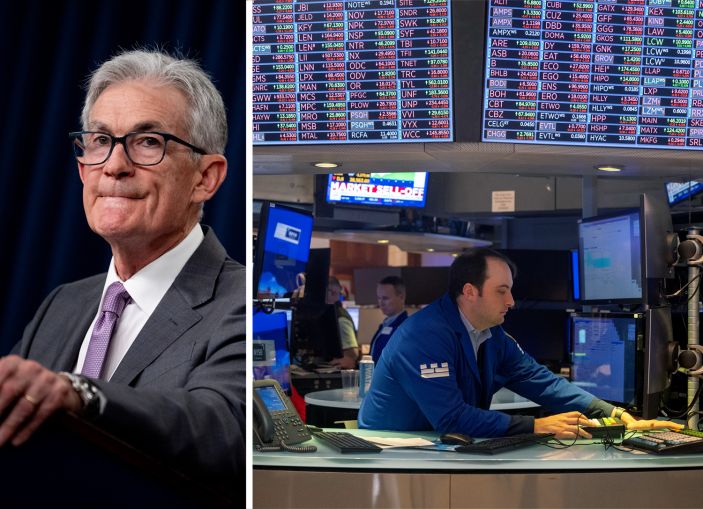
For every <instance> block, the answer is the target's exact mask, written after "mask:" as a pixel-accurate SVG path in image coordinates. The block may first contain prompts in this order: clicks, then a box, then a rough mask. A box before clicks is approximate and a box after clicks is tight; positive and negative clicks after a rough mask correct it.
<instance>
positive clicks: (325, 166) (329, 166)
mask: <svg viewBox="0 0 703 509" xmlns="http://www.w3.org/2000/svg"><path fill="white" fill-rule="evenodd" d="M313 166H315V167H317V168H336V167H337V166H339V165H338V164H337V163H315V164H314V165H313Z"/></svg>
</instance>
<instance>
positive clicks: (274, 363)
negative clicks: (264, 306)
mask: <svg viewBox="0 0 703 509" xmlns="http://www.w3.org/2000/svg"><path fill="white" fill-rule="evenodd" d="M252 367H253V372H254V380H265V379H273V380H276V381H277V382H278V383H279V384H280V385H281V388H283V390H285V391H288V390H290V353H289V351H288V318H287V316H286V313H285V312H275V313H265V312H263V311H257V312H255V313H254V316H253V318H252Z"/></svg>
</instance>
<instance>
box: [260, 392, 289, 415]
mask: <svg viewBox="0 0 703 509" xmlns="http://www.w3.org/2000/svg"><path fill="white" fill-rule="evenodd" d="M254 390H255V391H256V393H257V394H258V395H259V397H260V398H261V401H263V403H264V405H266V408H267V409H268V410H269V412H278V411H283V410H286V404H285V403H284V402H283V400H282V399H281V397H280V396H279V395H278V392H276V389H275V388H273V387H256V388H255V389H254Z"/></svg>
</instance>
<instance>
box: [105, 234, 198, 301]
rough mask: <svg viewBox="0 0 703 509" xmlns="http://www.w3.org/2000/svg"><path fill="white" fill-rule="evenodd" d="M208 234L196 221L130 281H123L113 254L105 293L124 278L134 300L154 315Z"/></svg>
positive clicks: (124, 282) (124, 283) (126, 287)
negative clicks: (175, 242) (184, 236)
mask: <svg viewBox="0 0 703 509" xmlns="http://www.w3.org/2000/svg"><path fill="white" fill-rule="evenodd" d="M204 238H205V235H204V234H203V228H202V227H201V226H200V224H196V225H195V227H193V229H192V230H191V231H190V233H189V234H188V235H187V236H186V238H185V239H183V240H182V241H181V242H179V243H178V244H177V245H176V246H175V247H173V248H171V249H170V250H168V251H166V252H165V253H164V254H162V255H161V256H159V257H158V258H157V259H156V260H154V261H153V262H151V263H149V264H148V265H147V266H145V267H143V268H142V269H140V270H139V272H137V273H136V274H134V275H133V276H132V277H131V278H129V279H128V280H127V281H122V280H121V279H120V278H119V276H118V275H117V270H116V269H115V259H114V257H113V258H112V259H111V260H110V267H109V268H108V270H107V278H106V279H105V287H104V288H103V295H104V294H105V290H106V289H107V287H108V286H110V285H111V284H112V283H114V282H115V281H120V282H121V283H122V284H123V285H124V287H125V289H126V290H127V292H128V293H129V296H130V297H131V298H132V302H134V303H135V304H136V305H137V306H139V308H140V309H141V310H142V311H143V312H145V313H147V314H149V315H151V313H153V312H154V310H155V309H156V306H158V305H159V302H161V299H162V298H163V296H164V295H165V294H166V291H167V290H168V289H169V288H170V287H171V285H172V284H173V282H174V281H175V280H176V277H177V276H178V274H179V273H180V272H181V269H182V268H183V266H184V265H185V264H186V262H187V261H188V260H189V259H190V257H191V256H192V255H193V253H194V252H195V250H196V249H198V246H200V243H201V242H202V241H203V239H204ZM101 305H102V303H101Z"/></svg>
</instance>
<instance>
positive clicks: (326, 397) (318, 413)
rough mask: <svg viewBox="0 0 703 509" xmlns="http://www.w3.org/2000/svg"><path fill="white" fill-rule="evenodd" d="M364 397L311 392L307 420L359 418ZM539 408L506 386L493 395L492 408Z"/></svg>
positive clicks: (328, 423)
mask: <svg viewBox="0 0 703 509" xmlns="http://www.w3.org/2000/svg"><path fill="white" fill-rule="evenodd" d="M362 399H363V398H360V397H359V396H358V393H356V392H354V393H352V394H349V393H345V392H344V389H329V390H326V391H315V392H309V393H307V394H306V395H305V405H306V411H305V414H306V420H307V423H308V424H314V425H315V426H321V427H333V426H334V422H335V421H351V420H354V419H356V418H357V414H358V411H359V407H360V406H361V401H362ZM535 408H539V405H538V404H537V403H535V402H534V401H530V400H529V399H526V398H523V397H522V396H519V395H517V394H515V393H514V392H513V391H510V390H508V389H506V388H502V389H500V390H499V391H498V392H496V393H495V394H494V395H493V400H492V401H491V410H500V411H501V412H506V411H507V412H511V411H515V410H526V409H535Z"/></svg>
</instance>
